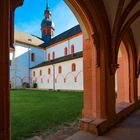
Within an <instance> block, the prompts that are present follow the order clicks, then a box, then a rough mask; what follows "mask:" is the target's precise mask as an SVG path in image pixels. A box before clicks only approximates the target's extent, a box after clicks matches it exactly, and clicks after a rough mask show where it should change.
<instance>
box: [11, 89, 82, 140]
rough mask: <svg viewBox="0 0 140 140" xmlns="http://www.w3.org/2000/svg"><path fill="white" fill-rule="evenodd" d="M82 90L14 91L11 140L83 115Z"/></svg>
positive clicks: (37, 132) (29, 135)
mask: <svg viewBox="0 0 140 140" xmlns="http://www.w3.org/2000/svg"><path fill="white" fill-rule="evenodd" d="M82 106H83V94H82V92H80V93H79V92H60V91H59V92H54V91H33V90H12V91H11V130H12V140H20V139H22V138H26V137H32V136H34V135H37V134H40V133H41V132H45V131H47V130H49V129H53V128H56V127H57V126H58V125H61V124H63V123H67V122H73V121H76V120H78V119H79V118H80V117H81V111H82Z"/></svg>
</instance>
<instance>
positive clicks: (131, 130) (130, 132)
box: [65, 109, 140, 140]
mask: <svg viewBox="0 0 140 140" xmlns="http://www.w3.org/2000/svg"><path fill="white" fill-rule="evenodd" d="M65 140H140V109H138V110H137V111H135V112H134V113H132V114H131V115H130V116H129V117H128V118H126V119H125V120H123V121H122V122H121V123H119V124H117V125H116V126H115V127H114V128H112V129H111V130H109V131H108V132H107V133H106V134H104V135H103V136H96V135H92V134H90V133H87V132H84V131H79V132H77V133H75V134H74V135H73V136H71V137H69V138H67V139H65Z"/></svg>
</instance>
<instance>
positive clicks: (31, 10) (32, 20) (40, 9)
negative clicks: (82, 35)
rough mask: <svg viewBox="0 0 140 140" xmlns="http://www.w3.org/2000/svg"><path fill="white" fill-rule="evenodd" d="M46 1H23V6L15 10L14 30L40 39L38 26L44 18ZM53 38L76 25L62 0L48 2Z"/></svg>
mask: <svg viewBox="0 0 140 140" xmlns="http://www.w3.org/2000/svg"><path fill="white" fill-rule="evenodd" d="M46 1H47V0H24V5H23V6H22V7H19V8H17V9H16V12H15V28H16V29H19V30H21V31H24V32H27V33H30V34H33V35H36V36H39V37H41V31H40V28H41V26H40V24H41V21H42V19H43V18H44V10H45V9H46ZM49 8H50V10H51V12H52V20H53V22H54V24H55V36H56V35H58V34H60V33H62V32H64V31H66V30H68V29H69V28H71V27H73V26H75V25H77V24H78V22H77V20H76V18H75V16H74V15H73V13H72V12H71V10H70V9H69V7H68V6H67V5H66V4H65V2H64V1H63V0H49Z"/></svg>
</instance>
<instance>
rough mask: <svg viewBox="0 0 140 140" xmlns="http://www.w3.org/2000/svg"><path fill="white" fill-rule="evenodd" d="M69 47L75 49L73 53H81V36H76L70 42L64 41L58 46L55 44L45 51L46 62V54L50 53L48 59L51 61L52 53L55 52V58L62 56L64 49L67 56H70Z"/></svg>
mask: <svg viewBox="0 0 140 140" xmlns="http://www.w3.org/2000/svg"><path fill="white" fill-rule="evenodd" d="M71 45H74V46H75V47H74V48H75V49H74V50H75V53H76V52H80V51H83V35H78V36H77V37H74V38H72V39H70V40H66V41H65V42H62V43H60V44H56V45H54V46H51V47H50V48H47V49H46V60H48V53H50V58H51V60H52V53H53V52H55V58H59V57H63V56H64V48H65V47H67V49H68V55H69V54H71Z"/></svg>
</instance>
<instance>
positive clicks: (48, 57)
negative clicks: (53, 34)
mask: <svg viewBox="0 0 140 140" xmlns="http://www.w3.org/2000/svg"><path fill="white" fill-rule="evenodd" d="M48 61H50V53H48Z"/></svg>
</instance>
